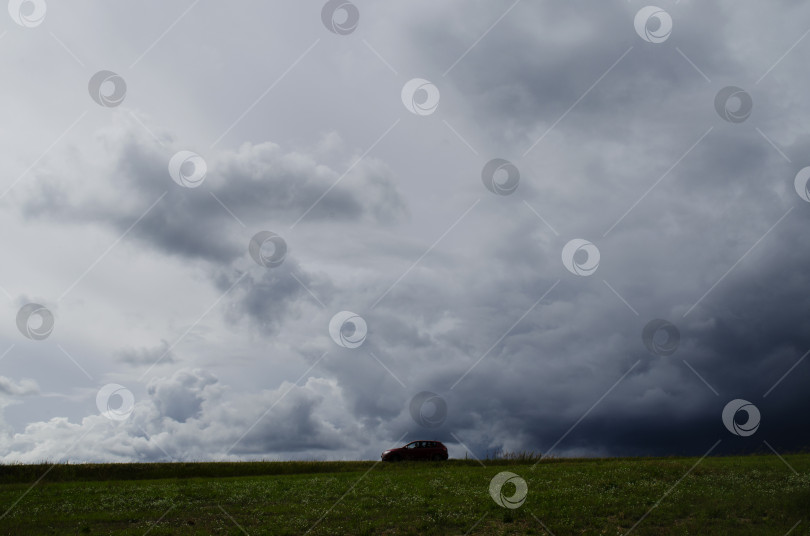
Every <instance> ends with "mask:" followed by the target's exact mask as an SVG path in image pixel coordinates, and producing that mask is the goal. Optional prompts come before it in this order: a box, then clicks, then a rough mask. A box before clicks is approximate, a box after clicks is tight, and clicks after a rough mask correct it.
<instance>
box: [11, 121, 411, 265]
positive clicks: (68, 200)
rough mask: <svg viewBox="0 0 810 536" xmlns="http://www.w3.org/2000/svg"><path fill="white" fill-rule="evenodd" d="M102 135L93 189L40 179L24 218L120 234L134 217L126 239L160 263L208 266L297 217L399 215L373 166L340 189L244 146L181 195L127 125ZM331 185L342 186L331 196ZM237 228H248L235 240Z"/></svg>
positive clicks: (310, 162)
mask: <svg viewBox="0 0 810 536" xmlns="http://www.w3.org/2000/svg"><path fill="white" fill-rule="evenodd" d="M104 135H105V136H106V137H105V140H104V154H105V158H104V160H103V161H102V162H100V163H99V162H95V163H91V162H86V161H85V162H82V165H83V166H87V165H90V166H91V167H95V170H94V171H95V173H94V180H95V181H99V182H97V183H96V184H93V183H87V182H86V181H84V178H83V177H82V180H81V181H79V180H74V181H72V182H68V181H64V180H62V181H60V180H58V177H56V176H54V175H51V174H43V176H41V177H40V178H39V180H38V181H37V182H36V183H35V184H34V185H33V186H32V187H31V189H30V190H29V192H28V193H27V195H26V196H25V197H24V199H23V203H22V210H23V212H24V214H26V215H27V216H29V217H37V218H50V219H57V218H58V219H59V220H60V221H73V222H76V223H96V224H102V225H111V226H112V227H113V228H115V229H116V230H117V231H118V232H119V233H124V232H125V231H126V230H127V229H129V228H130V226H132V225H133V223H134V222H135V221H137V220H138V219H139V218H141V217H142V218H143V219H142V220H141V221H139V223H138V225H137V226H134V227H133V229H132V234H133V235H134V236H137V237H140V238H141V239H143V240H144V241H145V242H146V243H148V244H149V245H150V246H152V247H155V248H157V249H159V250H161V251H162V252H164V253H167V254H169V255H176V256H180V257H183V258H189V259H203V260H206V261H209V262H213V263H229V262H231V261H233V260H234V259H236V258H237V257H241V256H243V255H244V253H245V251H246V248H247V242H248V241H249V240H250V237H251V236H252V234H250V230H253V229H255V230H260V229H261V228H262V227H266V226H271V225H272V226H280V225H283V226H284V227H285V228H286V227H288V226H289V225H290V224H292V223H293V222H295V221H296V220H298V218H300V217H302V216H303V215H304V214H306V218H307V219H308V220H314V221H316V222H317V221H321V220H324V219H328V220H330V221H352V220H358V219H361V218H368V219H370V220H371V221H373V222H375V223H391V222H394V221H396V220H397V219H399V218H401V217H402V215H404V214H405V205H404V202H403V200H402V199H401V197H400V196H399V194H398V193H397V190H396V187H395V185H394V183H393V181H392V174H391V172H390V170H389V169H387V167H386V166H385V165H384V164H382V163H381V162H378V161H374V160H369V161H366V162H363V163H361V164H359V165H357V166H356V167H353V168H352V169H353V171H352V172H351V174H348V175H347V176H346V177H345V180H342V179H343V177H342V176H341V174H340V173H338V172H336V171H333V170H331V169H330V168H328V167H327V166H325V165H322V164H319V163H318V162H317V161H316V159H315V157H313V156H310V155H306V154H303V153H296V152H288V153H285V152H283V151H282V150H281V148H280V147H279V146H278V145H276V144H273V143H263V144H259V145H250V144H244V145H243V146H242V147H241V148H240V149H239V150H237V151H223V152H218V153H214V154H212V155H207V156H208V161H207V166H208V173H207V175H206V177H205V180H204V183H203V186H201V187H197V188H182V187H180V186H178V185H177V184H175V183H173V182H172V181H171V178H170V175H169V171H168V163H169V160H170V159H171V157H172V153H170V152H168V151H167V150H166V148H164V147H160V146H159V145H158V144H157V143H155V141H154V140H152V139H151V138H149V137H148V136H146V134H145V133H144V132H143V131H142V130H139V127H138V125H136V124H135V123H134V122H132V121H130V122H124V123H123V124H119V125H117V126H116V127H111V128H109V129H107V131H106V132H104ZM338 179H341V181H342V182H343V185H338V186H337V187H335V188H334V189H331V190H330V188H331V187H332V186H333V184H335V183H336V182H337V181H338ZM346 186H349V187H348V188H347V187H346ZM327 190H329V194H328V195H324V196H323V198H322V199H320V201H319V198H321V196H322V195H323V194H324V193H325V192H327ZM100 192H104V193H105V194H107V195H109V197H108V198H105V197H104V195H103V194H101V193H100ZM164 193H165V194H166V195H165V197H164V198H162V199H161V201H159V202H157V203H156V204H155V206H154V207H153V208H152V209H151V210H149V211H148V213H146V214H145V212H146V211H147V209H148V207H150V205H152V204H153V203H155V202H156V201H157V200H158V199H159V198H161V195H163V194H164ZM223 205H224V206H223ZM228 211H230V212H231V213H232V214H229V213H228ZM144 214H145V215H144ZM236 218H238V219H239V220H240V221H243V222H244V223H245V225H247V226H248V230H244V231H243V232H241V234H242V235H244V236H242V239H241V240H239V239H238V238H237V237H236V236H237V234H238V233H239V225H240V224H239V222H238V221H237V220H236Z"/></svg>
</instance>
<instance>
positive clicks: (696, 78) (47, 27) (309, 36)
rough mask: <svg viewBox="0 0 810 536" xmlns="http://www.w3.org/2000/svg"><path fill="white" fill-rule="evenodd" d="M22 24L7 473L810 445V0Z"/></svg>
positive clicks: (13, 153)
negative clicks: (160, 464) (396, 454)
mask: <svg viewBox="0 0 810 536" xmlns="http://www.w3.org/2000/svg"><path fill="white" fill-rule="evenodd" d="M2 19H3V21H2V22H0V68H1V69H2V72H3V73H4V76H3V77H2V81H1V82H0V85H2V90H3V99H2V101H0V142H2V147H3V148H4V150H3V151H0V165H2V169H3V171H4V172H3V173H2V176H1V177H0V242H1V243H2V245H3V252H4V255H3V262H2V265H0V286H1V287H2V291H1V292H0V302H2V301H5V306H4V307H2V314H0V353H2V357H0V460H2V461H6V462H11V461H22V462H33V461H41V460H53V461H56V460H64V459H69V460H73V461H160V460H163V461H166V460H203V459H254V458H265V459H312V458H318V459H358V458H361V459H376V458H378V456H379V454H380V452H381V451H382V450H384V449H386V448H389V447H391V446H394V445H396V444H403V443H405V442H407V441H410V440H414V439H438V440H441V441H444V442H445V443H446V444H447V445H448V446H449V448H450V454H451V456H461V457H463V456H464V455H465V453H466V452H470V453H471V454H472V455H474V456H479V457H482V456H485V455H487V454H490V455H491V454H492V453H494V452H496V451H498V450H504V451H535V452H542V453H544V454H546V455H551V456H582V455H585V456H595V455H598V456H602V455H663V454H689V455H701V454H704V453H706V452H708V451H709V450H710V448H712V446H713V445H715V448H714V450H712V452H713V453H723V452H726V453H729V452H754V451H764V452H770V449H774V450H776V451H778V452H788V451H792V450H797V449H801V448H807V447H808V445H810V426H808V424H810V414H809V413H808V412H807V408H808V405H810V390H808V389H807V388H806V385H807V383H808V381H810V359H805V358H804V356H805V355H806V352H808V351H809V350H810V293H808V290H810V270H808V265H810V233H808V228H809V227H810V202H808V199H810V195H808V190H807V187H806V183H807V178H808V177H810V170H808V171H806V172H804V171H802V170H803V169H804V168H805V167H806V166H810V136H808V133H807V130H806V129H807V125H808V124H809V123H810V121H809V120H810V99H808V98H807V82H808V75H807V65H808V61H809V60H810V38H806V35H807V32H808V27H810V5H807V3H806V2H801V1H798V0H781V1H775V2H768V3H756V2H745V3H743V4H740V2H735V1H732V0H723V1H718V2H711V3H703V2H696V1H689V0H682V1H673V0H662V1H661V2H660V3H659V4H658V7H657V8H656V7H646V4H645V3H641V2H637V1H635V0H631V1H626V0H612V1H608V2H596V1H591V2H584V1H565V2H562V1H542V2H541V1H534V0H523V1H520V0H518V1H516V2H512V1H511V0H510V1H504V2H491V1H484V0H473V1H470V0H467V1H461V0H447V1H443V2H435V1H428V0H417V1H409V2H371V1H367V0H352V2H349V1H348V0H342V1H340V0H331V1H329V2H328V3H325V4H324V2H322V1H320V0H317V1H315V0H313V1H310V0H308V1H306V2H302V1H296V0H279V1H275V0H274V1H264V2H263V1H258V0H257V1H252V0H251V1H248V0H245V1H240V2H216V1H214V0H197V1H177V2H159V1H157V0H150V1H146V2H101V1H97V0H96V1H86V2H79V3H71V4H70V5H66V4H65V3H59V2H53V1H50V2H48V3H47V5H46V3H45V1H43V0H36V1H27V2H24V1H20V0H16V1H15V0H12V1H11V2H10V3H9V16H7V17H4V18H2ZM724 409H725V412H724ZM724 413H725V419H724ZM718 441H720V443H719V444H717V445H716V443H717V442H718Z"/></svg>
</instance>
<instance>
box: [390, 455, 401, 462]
mask: <svg viewBox="0 0 810 536" xmlns="http://www.w3.org/2000/svg"><path fill="white" fill-rule="evenodd" d="M391 461H392V462H401V461H402V458H400V457H399V456H396V455H395V456H391Z"/></svg>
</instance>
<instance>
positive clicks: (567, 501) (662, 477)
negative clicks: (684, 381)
mask: <svg viewBox="0 0 810 536" xmlns="http://www.w3.org/2000/svg"><path fill="white" fill-rule="evenodd" d="M783 458H784V461H783V460H780V459H779V458H778V457H776V456H744V457H709V458H705V459H703V460H702V461H700V462H699V463H697V462H698V461H699V460H698V459H697V458H628V459H576V460H572V459H553V460H543V461H542V462H540V463H538V464H537V465H536V467H534V469H532V466H533V462H534V461H533V460H531V459H525V458H518V459H511V460H484V461H483V464H484V465H485V467H482V466H481V465H480V464H479V463H478V462H476V461H473V460H449V461H446V462H421V463H417V462H403V463H396V464H390V463H375V462H370V461H368V462H365V461H364V462H317V461H312V462H245V463H172V464H93V465H79V464H75V465H74V464H59V465H55V466H51V465H46V464H43V465H6V466H0V509H1V510H2V512H5V515H4V516H3V517H2V519H0V534H3V535H6V534H8V535H26V534H58V535H72V534H128V535H134V534H138V535H142V534H149V535H153V536H157V535H167V534H223V535H225V534H228V535H243V534H250V535H293V534H311V535H328V534H335V535H337V534H346V535H355V536H357V535H359V536H362V535H426V534H431V535H432V534H448V535H449V534H480V535H511V534H515V535H516V534H538V535H541V534H553V535H554V536H563V535H574V534H577V535H581V534H594V535H596V534H605V535H618V534H626V533H627V532H628V531H630V530H631V529H632V531H631V532H630V533H631V534H638V535H645V534H646V535H654V534H656V535H657V534H683V535H687V534H688V535H698V534H700V535H708V534H718V535H719V534H743V535H745V534H751V535H778V536H783V535H785V534H788V533H790V534H791V536H796V535H807V534H810V454H794V455H785V456H784V457H783ZM696 463H697V465H695V464H696ZM788 465H789V466H790V467H788ZM693 467H694V468H693ZM691 468H693V469H692V470H691V471H690V469H691ZM791 468H792V469H791ZM505 470H508V471H511V472H513V473H516V474H517V475H519V476H520V477H522V478H523V479H524V480H525V481H526V482H527V485H528V495H527V497H526V500H525V503H524V504H523V505H522V506H520V507H519V508H516V509H508V508H504V507H501V506H499V505H497V504H496V503H495V501H494V500H493V499H492V498H491V497H490V495H489V484H490V480H491V479H492V478H493V477H494V476H495V475H496V474H498V473H499V472H501V471H505ZM794 470H795V473H794ZM687 473H688V474H687ZM43 474H44V475H45V476H44V477H43ZM34 483H36V485H33V484H34ZM32 485H33V487H32ZM509 486H511V484H507V485H506V487H504V490H503V491H504V492H505V493H506V494H507V495H511V493H512V491H513V490H514V489H515V488H514V487H512V488H509ZM2 512H0V515H3V514H2Z"/></svg>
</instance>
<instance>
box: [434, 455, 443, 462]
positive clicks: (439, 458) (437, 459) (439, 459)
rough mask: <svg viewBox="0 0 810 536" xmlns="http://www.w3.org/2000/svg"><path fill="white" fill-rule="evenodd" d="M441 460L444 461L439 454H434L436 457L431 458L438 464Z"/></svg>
mask: <svg viewBox="0 0 810 536" xmlns="http://www.w3.org/2000/svg"><path fill="white" fill-rule="evenodd" d="M442 460H444V458H443V457H442V455H441V454H436V455H434V456H433V461H434V462H440V461H442Z"/></svg>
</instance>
